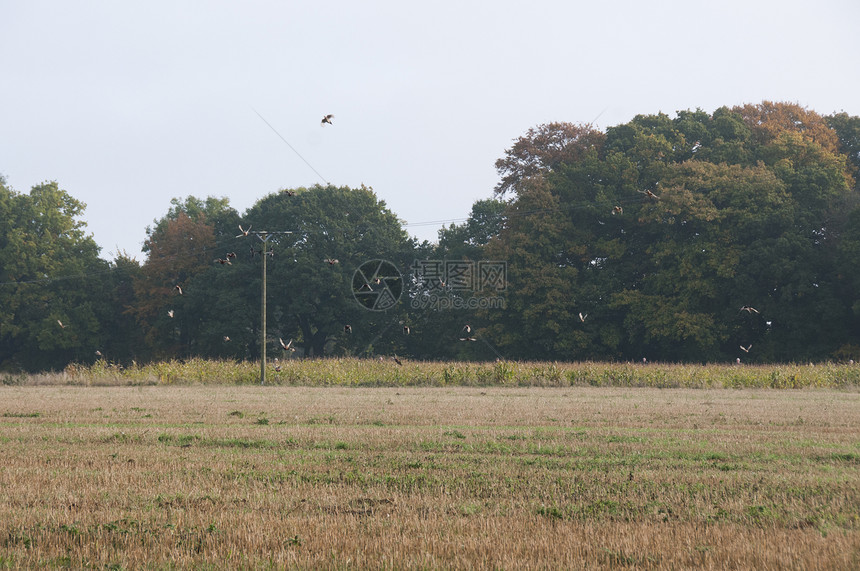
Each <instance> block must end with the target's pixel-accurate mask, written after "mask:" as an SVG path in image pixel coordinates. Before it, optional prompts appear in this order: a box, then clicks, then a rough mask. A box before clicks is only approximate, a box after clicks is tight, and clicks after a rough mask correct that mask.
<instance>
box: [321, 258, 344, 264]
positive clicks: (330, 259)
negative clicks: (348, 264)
mask: <svg viewBox="0 0 860 571" xmlns="http://www.w3.org/2000/svg"><path fill="white" fill-rule="evenodd" d="M323 262H325V263H326V264H328V265H330V266H333V265H335V264H337V263H339V262H340V260H338V259H336V258H326V259H325V260H323Z"/></svg>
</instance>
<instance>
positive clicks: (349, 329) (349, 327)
mask: <svg viewBox="0 0 860 571" xmlns="http://www.w3.org/2000/svg"><path fill="white" fill-rule="evenodd" d="M343 332H344V333H346V334H347V335H349V334H352V325H350V324H348V323H347V324H346V325H344V326H343Z"/></svg>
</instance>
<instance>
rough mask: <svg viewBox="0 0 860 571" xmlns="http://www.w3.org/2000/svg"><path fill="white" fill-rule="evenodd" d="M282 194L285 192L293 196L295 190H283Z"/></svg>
mask: <svg viewBox="0 0 860 571" xmlns="http://www.w3.org/2000/svg"><path fill="white" fill-rule="evenodd" d="M284 194H286V195H287V196H295V195H296V191H295V190H285V191H284Z"/></svg>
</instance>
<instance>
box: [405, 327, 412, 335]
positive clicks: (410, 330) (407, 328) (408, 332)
mask: <svg viewBox="0 0 860 571" xmlns="http://www.w3.org/2000/svg"><path fill="white" fill-rule="evenodd" d="M410 333H412V329H411V328H410V327H409V326H408V325H404V326H403V334H404V335H409V334H410Z"/></svg>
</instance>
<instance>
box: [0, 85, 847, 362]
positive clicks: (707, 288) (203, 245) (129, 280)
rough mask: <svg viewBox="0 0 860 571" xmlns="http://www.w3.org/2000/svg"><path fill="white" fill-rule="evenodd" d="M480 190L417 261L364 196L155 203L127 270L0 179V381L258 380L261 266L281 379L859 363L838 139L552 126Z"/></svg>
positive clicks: (736, 128) (747, 120) (735, 129)
mask: <svg viewBox="0 0 860 571" xmlns="http://www.w3.org/2000/svg"><path fill="white" fill-rule="evenodd" d="M495 166H496V169H497V171H498V174H499V178H500V180H499V183H498V184H497V185H496V186H495V188H494V189H492V191H491V192H489V191H490V189H487V190H488V194H491V197H489V198H483V199H480V200H477V201H476V202H475V203H474V204H473V206H472V209H471V212H470V214H469V216H468V218H466V219H465V220H462V221H459V220H458V222H457V223H452V224H449V225H448V226H444V227H443V228H442V229H441V230H440V231H439V234H438V241H437V242H436V243H435V244H431V243H428V242H424V243H417V242H416V241H415V239H413V238H410V237H409V236H408V235H407V233H406V232H405V230H404V228H403V223H402V221H400V220H399V219H398V218H397V216H396V215H395V213H393V212H392V211H391V210H390V209H389V208H388V206H387V205H386V204H385V202H384V201H382V200H380V199H379V198H378V197H377V196H376V194H375V193H374V191H373V190H372V189H371V188H369V187H365V186H363V185H362V186H361V187H359V188H349V187H335V186H331V185H328V186H319V185H317V186H313V187H309V188H284V189H282V190H279V191H277V192H273V193H271V194H269V195H267V196H264V197H262V198H261V199H259V200H258V201H257V202H256V203H255V204H253V205H252V206H251V207H250V208H248V210H247V211H245V212H244V213H239V212H237V211H236V210H235V209H234V208H232V207H231V206H230V203H229V200H228V199H226V198H215V197H207V198H198V197H195V196H188V197H185V198H175V199H173V200H172V201H171V202H170V205H169V206H168V209H167V212H166V214H165V215H164V216H163V217H162V218H160V219H158V220H155V221H153V225H152V226H150V227H148V228H146V242H145V244H144V247H143V253H144V254H145V260H144V261H143V262H142V263H140V262H138V261H137V260H136V259H134V258H133V257H132V256H129V255H128V254H126V253H123V254H122V255H120V256H118V257H117V258H116V259H115V260H114V261H112V262H107V261H104V260H102V259H100V258H99V248H98V246H97V245H96V244H95V242H94V240H93V238H92V236H90V235H88V234H87V232H86V224H85V222H83V220H82V219H81V218H82V216H83V213H84V209H85V205H84V204H82V203H81V202H79V201H78V200H76V199H74V198H73V197H71V196H70V195H69V194H68V193H67V192H65V191H63V190H61V189H60V188H59V185H58V184H57V183H56V182H46V183H42V184H40V185H37V186H34V187H33V188H32V189H31V190H30V192H29V193H27V194H22V193H18V192H16V191H14V190H12V189H11V188H9V187H8V186H7V185H6V181H5V179H3V178H2V177H0V369H27V370H39V369H48V368H58V367H63V366H65V365H66V364H68V363H70V362H91V361H93V360H95V359H99V358H103V359H107V360H110V361H112V362H117V363H128V362H131V361H133V360H136V361H138V362H140V361H147V360H152V359H168V358H185V357H192V356H203V357H213V358H230V359H258V358H259V355H260V352H261V351H260V349H261V348H260V328H261V322H260V314H259V308H260V301H261V300H260V289H261V283H260V280H261V264H262V261H263V259H265V260H266V263H267V268H268V271H267V283H268V295H267V299H268V304H267V305H268V311H267V316H266V319H267V323H268V331H269V337H268V339H267V340H266V341H265V342H266V343H267V346H268V349H270V350H273V351H274V353H270V354H272V355H279V356H283V357H286V356H287V355H290V356H298V355H302V354H303V355H305V356H312V357H318V356H323V355H368V356H369V355H388V356H393V355H400V356H406V357H412V358H421V359H495V358H510V359H545V360H578V359H611V360H641V359H642V358H645V359H647V360H649V361H654V360H669V361H697V362H698V361H734V360H736V359H740V360H741V361H742V362H771V361H800V360H819V359H848V358H853V359H856V360H860V192H858V190H860V189H858V184H857V180H858V177H860V118H858V117H853V116H849V115H848V114H847V113H844V112H843V113H835V114H833V115H830V116H822V115H819V114H818V113H816V112H815V111H812V110H810V109H806V108H804V107H802V106H799V105H797V104H793V103H778V102H768V101H765V102H762V103H760V104H747V105H740V106H735V107H721V108H719V109H716V110H714V111H713V112H711V113H708V112H705V111H703V110H701V109H696V110H684V111H679V112H678V113H677V114H676V115H675V116H672V117H670V116H669V115H667V114H664V113H657V114H651V115H637V116H636V117H634V118H633V119H631V120H630V121H628V122H626V123H623V124H619V125H614V126H611V127H608V128H607V129H605V130H598V129H596V128H595V127H594V126H592V125H582V124H580V125H575V124H571V123H564V122H553V123H547V124H544V125H538V126H536V127H533V128H531V129H529V130H528V131H526V133H525V134H524V135H523V136H521V137H519V138H517V139H515V140H514V141H513V143H512V145H511V146H510V148H509V149H507V150H506V151H505V152H504V155H503V156H502V157H501V158H500V159H499V160H498V161H496V163H495ZM261 231H268V232H272V234H270V235H269V236H268V237H267V239H266V241H263V240H261V239H260V238H261V235H260V234H259V232H261ZM482 264H485V266H484V265H482ZM482 268H483V269H482ZM487 268H489V270H488V272H489V273H487V274H486V275H484V274H481V273H480V272H482V271H484V269H487ZM493 272H495V273H493ZM473 279H474V280H478V281H480V280H483V279H495V280H496V281H495V282H492V283H490V282H488V284H489V285H488V287H487V288H486V289H485V290H482V287H479V286H482V285H484V284H483V282H482V283H481V284H479V283H478V281H474V282H472V281H469V280H473ZM395 282H396V284H397V285H396V287H394V284H395ZM464 284H472V286H466V285H464ZM395 293H396V295H395ZM363 294H366V297H363V298H362V295H363ZM377 295H379V296H381V297H385V296H389V297H391V299H394V298H395V297H397V296H399V302H398V303H391V304H383V305H379V306H377V305H376V304H375V302H374V306H373V307H369V306H368V304H366V303H365V304H363V302H362V300H363V301H367V300H368V299H371V300H376V299H377V297H375V296H377ZM386 299H387V297H386ZM488 300H493V301H494V303H484V302H485V301H488ZM499 300H501V301H502V302H503V303H501V304H499V303H496V302H498V301H499ZM442 301H444V302H445V303H441V302H442ZM467 325H468V326H469V327H468V328H466V326H467ZM279 338H280V339H283V340H284V341H285V342H286V341H288V340H290V339H292V341H293V343H292V345H291V349H298V351H297V352H296V353H295V354H293V353H292V351H290V352H284V353H281V352H280V351H282V349H280V343H279ZM473 339H474V340H477V341H480V342H478V343H470V342H468V341H471V340H473ZM461 340H465V341H466V342H461Z"/></svg>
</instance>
